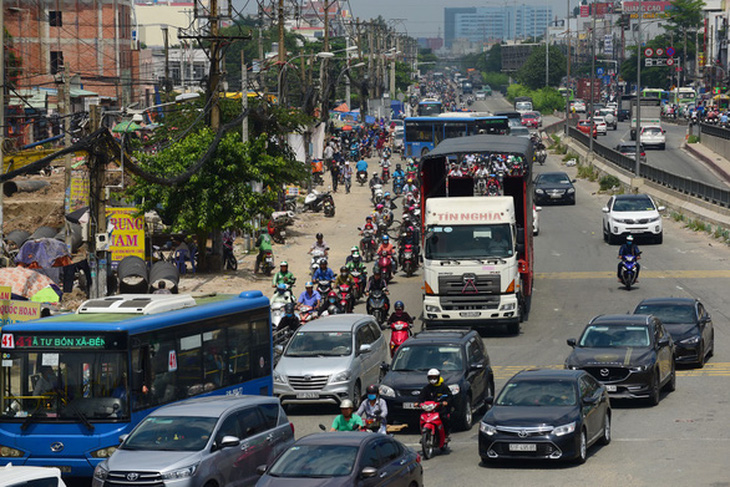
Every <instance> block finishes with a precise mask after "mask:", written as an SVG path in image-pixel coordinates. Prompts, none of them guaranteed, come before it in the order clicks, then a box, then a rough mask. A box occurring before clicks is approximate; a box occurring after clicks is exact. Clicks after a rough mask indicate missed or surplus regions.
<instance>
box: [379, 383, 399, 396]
mask: <svg viewBox="0 0 730 487" xmlns="http://www.w3.org/2000/svg"><path fill="white" fill-rule="evenodd" d="M378 392H380V395H381V396H383V397H395V391H394V390H393V388H392V387H390V386H386V385H384V384H380V387H378Z"/></svg>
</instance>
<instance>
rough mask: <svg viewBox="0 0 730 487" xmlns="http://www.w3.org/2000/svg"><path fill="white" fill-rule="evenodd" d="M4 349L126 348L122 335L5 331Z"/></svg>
mask: <svg viewBox="0 0 730 487" xmlns="http://www.w3.org/2000/svg"><path fill="white" fill-rule="evenodd" d="M0 345H2V348H3V349H18V348H39V349H53V350H89V349H96V350H118V349H122V348H125V343H124V342H123V340H122V336H121V335H109V334H87V335H69V334H64V335H49V334H38V335H28V334H20V333H3V334H2V339H0Z"/></svg>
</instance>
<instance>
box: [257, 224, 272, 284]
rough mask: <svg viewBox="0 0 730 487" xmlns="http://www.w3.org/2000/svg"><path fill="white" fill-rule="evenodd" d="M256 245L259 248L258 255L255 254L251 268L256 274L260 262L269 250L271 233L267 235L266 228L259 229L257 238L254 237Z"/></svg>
mask: <svg viewBox="0 0 730 487" xmlns="http://www.w3.org/2000/svg"><path fill="white" fill-rule="evenodd" d="M256 247H258V248H259V255H257V256H256V264H255V265H254V269H253V272H254V274H258V272H259V268H260V267H261V262H263V260H264V256H265V255H266V253H267V252H271V235H269V232H267V231H266V229H262V230H261V233H260V234H259V238H258V239H256Z"/></svg>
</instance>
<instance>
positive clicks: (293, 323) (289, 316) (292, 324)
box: [276, 303, 299, 333]
mask: <svg viewBox="0 0 730 487" xmlns="http://www.w3.org/2000/svg"><path fill="white" fill-rule="evenodd" d="M297 328H299V318H297V315H295V314H294V303H286V305H285V306H284V316H282V317H281V320H280V321H279V325H278V326H277V327H276V329H277V330H289V332H290V333H294V332H295V331H297Z"/></svg>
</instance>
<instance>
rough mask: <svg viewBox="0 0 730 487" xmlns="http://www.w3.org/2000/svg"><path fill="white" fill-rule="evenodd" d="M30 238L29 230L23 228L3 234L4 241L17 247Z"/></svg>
mask: <svg viewBox="0 0 730 487" xmlns="http://www.w3.org/2000/svg"><path fill="white" fill-rule="evenodd" d="M29 238H30V232H26V231H25V230H13V231H12V232H10V233H8V234H7V235H6V236H5V241H6V242H8V243H9V244H11V246H12V245H14V246H15V248H16V249H19V248H20V247H22V246H23V244H24V243H25V242H26V240H28V239H29Z"/></svg>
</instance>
